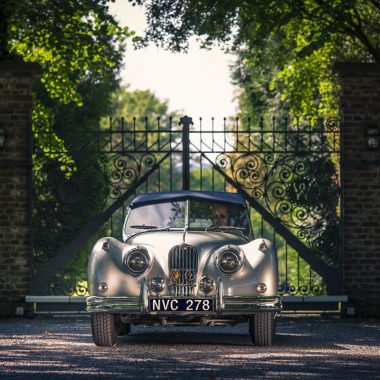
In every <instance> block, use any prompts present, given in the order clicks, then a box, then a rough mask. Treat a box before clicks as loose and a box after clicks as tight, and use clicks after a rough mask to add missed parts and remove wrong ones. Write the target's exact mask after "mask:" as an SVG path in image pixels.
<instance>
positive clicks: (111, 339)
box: [91, 313, 117, 347]
mask: <svg viewBox="0 0 380 380" xmlns="http://www.w3.org/2000/svg"><path fill="white" fill-rule="evenodd" d="M91 330H92V339H93V341H94V343H95V344H96V345H97V346H107V347H111V346H113V345H114V344H115V343H116V341H117V328H116V319H115V314H110V313H91Z"/></svg>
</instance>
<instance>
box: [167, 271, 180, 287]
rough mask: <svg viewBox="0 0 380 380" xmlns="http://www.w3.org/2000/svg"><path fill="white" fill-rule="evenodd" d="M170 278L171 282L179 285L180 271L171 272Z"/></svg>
mask: <svg viewBox="0 0 380 380" xmlns="http://www.w3.org/2000/svg"><path fill="white" fill-rule="evenodd" d="M169 277H170V280H171V281H172V282H173V283H174V284H177V283H178V281H179V271H178V270H171V271H170V272H169Z"/></svg>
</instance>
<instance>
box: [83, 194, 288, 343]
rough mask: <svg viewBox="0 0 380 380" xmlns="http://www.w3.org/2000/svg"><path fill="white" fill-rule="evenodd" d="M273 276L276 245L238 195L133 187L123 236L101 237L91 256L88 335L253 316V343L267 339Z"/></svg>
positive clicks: (275, 303)
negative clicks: (257, 228) (256, 229)
mask: <svg viewBox="0 0 380 380" xmlns="http://www.w3.org/2000/svg"><path fill="white" fill-rule="evenodd" d="M277 277H278V269H277V255H276V251H275V248H274V246H273V244H272V243H271V242H270V241H268V240H266V239H262V238H258V239H254V238H253V234H252V228H251V225H250V219H249V215H248V209H247V207H246V204H245V201H244V199H243V197H242V196H241V195H239V194H236V193H227V192H205V191H203V192H199V191H179V192H166V193H148V194H141V195H138V196H137V197H136V198H135V199H134V200H133V201H132V202H131V203H130V205H129V208H128V212H127V215H126V218H125V223H124V226H123V241H119V240H117V239H114V238H112V237H104V238H102V239H100V240H98V241H97V242H96V244H95V246H94V247H93V250H92V252H91V254H90V257H89V262H88V286H89V293H90V296H89V297H88V298H87V310H88V311H89V312H90V313H91V327H92V336H93V341H94V343H95V344H96V345H99V346H112V345H114V344H115V343H116V341H117V337H118V336H120V335H126V334H128V333H129V332H130V328H131V325H154V324H161V325H166V324H173V325H193V324H202V325H205V326H217V325H234V324H237V323H244V322H249V333H250V336H251V338H252V341H253V343H254V344H255V345H260V346H269V345H271V344H272V342H273V339H274V335H275V317H276V315H277V314H278V313H279V312H280V310H281V299H280V297H279V296H278V293H277V281H278V279H277Z"/></svg>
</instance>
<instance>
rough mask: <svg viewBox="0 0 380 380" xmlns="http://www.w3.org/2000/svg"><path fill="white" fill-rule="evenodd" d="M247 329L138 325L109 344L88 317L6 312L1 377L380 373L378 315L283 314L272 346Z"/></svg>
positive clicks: (0, 330) (0, 339)
mask: <svg viewBox="0 0 380 380" xmlns="http://www.w3.org/2000/svg"><path fill="white" fill-rule="evenodd" d="M247 331H248V326H247V325H240V326H235V327H173V326H165V327H134V328H133V329H132V334H131V335H129V336H127V337H122V338H120V339H119V343H118V345H117V346H115V347H113V348H103V347H96V346H95V345H94V344H93V343H92V340H91V329H90V321H89V318H86V317H80V318H73V317H66V318H50V319H42V318H35V319H12V320H11V319H9V320H8V319H3V320H1V319H0V379H1V380H2V379H30V378H35V379H91V378H96V379H109V378H131V379H135V378H154V379H166V378H180V379H181V380H184V379H196V378H206V379H219V378H233V379H238V378H242V379H248V378H312V379H319V378H329V379H330V378H333V377H336V378H338V377H339V378H340V379H343V378H344V379H348V378H349V379H360V378H363V379H371V380H372V379H380V321H379V320H369V319H356V318H353V319H351V318H346V319H340V318H338V317H307V318H306V317H288V316H281V317H280V318H279V321H278V328H277V332H278V333H277V337H276V339H277V340H276V344H275V345H274V346H273V347H269V348H266V347H255V346H253V345H252V344H251V342H250V338H249V336H248V333H247Z"/></svg>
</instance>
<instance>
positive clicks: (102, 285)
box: [98, 282, 108, 292]
mask: <svg viewBox="0 0 380 380" xmlns="http://www.w3.org/2000/svg"><path fill="white" fill-rule="evenodd" d="M98 290H99V292H106V291H107V290H108V285H107V283H106V282H101V283H100V284H99V286H98Z"/></svg>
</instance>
